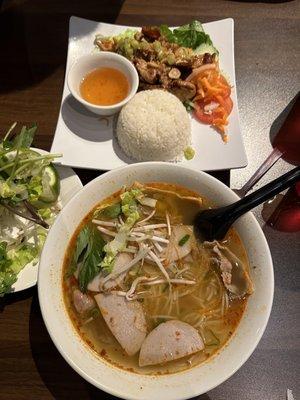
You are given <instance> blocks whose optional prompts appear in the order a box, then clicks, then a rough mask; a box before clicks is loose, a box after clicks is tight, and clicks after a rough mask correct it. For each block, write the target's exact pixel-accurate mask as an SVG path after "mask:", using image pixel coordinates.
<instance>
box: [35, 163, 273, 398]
mask: <svg viewBox="0 0 300 400" xmlns="http://www.w3.org/2000/svg"><path fill="white" fill-rule="evenodd" d="M141 165H143V166H149V167H150V166H154V165H155V166H156V167H157V168H158V169H159V167H160V166H166V165H167V166H171V167H175V168H180V169H183V170H185V171H186V173H189V172H191V171H192V172H196V173H198V174H199V175H200V176H205V177H206V178H208V180H209V181H211V182H213V183H217V185H220V187H222V188H223V189H224V190H225V191H227V192H228V191H229V192H231V195H232V196H234V197H235V198H236V200H239V199H240V198H239V196H238V195H237V194H236V193H234V192H233V190H232V189H231V188H229V187H228V186H226V185H225V184H224V183H223V182H221V181H219V180H218V179H217V178H215V177H213V176H211V175H209V174H208V173H206V172H204V171H195V170H191V169H190V168H188V167H186V166H182V165H178V164H173V163H170V162H157V161H149V162H142V163H138V164H130V165H126V166H122V167H119V168H116V169H113V170H110V171H108V172H105V173H104V174H102V175H100V176H98V177H96V178H95V179H93V180H92V181H90V182H89V183H88V184H87V185H85V186H84V187H83V188H82V189H81V190H80V191H79V192H78V193H76V195H75V196H74V197H73V198H72V199H71V200H70V201H69V202H68V204H67V205H66V207H70V206H71V205H72V203H73V202H75V201H76V199H77V197H79V196H80V195H81V192H84V191H85V189H86V188H87V187H89V186H92V185H94V183H95V181H101V180H102V179H105V178H107V177H109V176H110V175H114V174H115V173H116V172H118V171H122V170H125V169H131V168H133V167H134V166H135V167H138V166H141ZM66 207H65V208H66ZM61 216H62V213H60V214H59V216H58V218H57V219H56V220H55V222H54V224H53V226H54V225H55V224H58V223H59V222H60V219H61V218H62V217H61ZM247 216H248V218H250V219H251V220H252V222H253V223H254V226H255V229H256V230H257V231H259V233H260V234H261V238H262V240H263V246H264V248H265V250H266V253H265V256H266V264H268V266H269V273H270V275H269V279H270V281H269V282H268V285H269V290H270V293H271V296H270V297H269V298H268V299H267V301H266V313H265V316H264V321H263V323H262V324H261V326H260V328H261V329H260V331H259V333H258V334H257V335H256V340H255V341H254V343H253V344H252V346H250V347H249V348H248V350H247V351H245V352H244V353H243V354H242V357H241V359H240V361H239V362H238V363H237V365H236V366H235V368H233V369H232V370H231V371H230V373H228V374H226V378H225V379H223V378H222V377H221V378H219V379H216V381H215V383H214V385H211V386H209V388H207V390H205V392H203V391H201V393H200V392H199V393H198V394H197V393H195V392H193V391H192V390H191V391H190V393H189V394H188V395H177V394H175V395H168V396H166V397H165V398H166V399H167V400H187V399H191V398H192V397H194V396H198V395H200V394H203V393H206V392H208V391H210V390H212V389H214V388H215V387H217V386H219V385H220V384H222V383H223V382H225V381H226V380H228V379H229V378H230V377H231V376H232V375H234V374H235V373H236V372H237V371H238V370H239V369H240V368H241V367H242V366H243V364H244V363H245V362H246V361H247V360H248V358H249V357H250V356H251V354H252V353H253V352H254V350H255V349H256V347H257V345H258V343H259V341H260V340H261V338H262V336H263V334H264V332H265V329H266V326H267V323H268V320H269V317H270V313H271V310H272V304H273V297H274V270H273V262H272V257H271V252H270V249H269V246H268V243H267V240H266V238H265V235H264V233H263V231H262V229H261V227H260V225H259V223H258V221H257V220H256V218H255V217H254V215H253V213H252V212H248V213H247ZM59 217H60V218H59ZM53 226H52V227H53ZM52 227H51V229H52ZM48 236H49V234H48ZM45 247H46V246H44V248H45ZM44 257H45V252H44V251H43V252H42V254H41V258H40V263H41V264H42V261H43V258H44ZM41 270H42V269H39V275H38V297H39V303H40V308H41V313H42V317H43V320H44V323H45V325H46V328H47V330H48V333H49V335H50V337H51V339H52V341H53V343H54V344H55V346H56V348H57V349H58V350H59V352H60V354H61V355H62V356H63V357H64V359H65V360H66V361H67V363H68V364H69V365H70V366H71V367H72V368H73V369H74V370H75V371H76V372H77V373H78V374H79V375H80V376H81V377H83V378H84V379H85V380H86V381H88V382H89V383H91V384H92V385H94V386H95V387H97V388H99V389H101V390H103V391H105V392H106V393H109V394H111V395H113V396H116V397H118V398H122V399H127V400H140V399H141V398H143V397H140V396H135V395H131V394H130V395H128V394H127V393H126V388H124V389H123V391H118V390H115V389H114V387H113V385H111V384H108V385H107V384H106V382H99V381H97V380H95V379H93V378H92V377H90V376H89V375H88V374H87V373H85V371H83V370H82V369H81V368H80V367H79V366H78V365H77V364H76V363H75V362H74V361H73V360H72V357H71V356H70V355H69V354H68V353H67V352H66V351H65V350H64V349H63V347H62V346H61V344H60V342H59V338H56V337H55V335H54V334H53V332H52V331H51V326H50V325H49V324H48V321H47V315H46V314H45V309H44V304H43V303H42V302H41V300H40V299H41V297H42V293H41V289H40V283H39V282H40V275H41V273H42V271H41ZM238 330H239V326H238V328H237V330H236V331H238ZM233 337H234V335H233ZM225 347H226V345H225ZM223 349H224V347H223V348H222V349H221V351H220V352H222V350H223ZM217 354H219V353H217ZM216 357H217V355H216ZM212 358H214V357H212ZM208 362H209V361H208ZM200 365H201V364H200ZM200 365H198V366H195V367H193V368H191V369H189V370H185V371H182V372H179V373H175V374H170V375H162V376H161V377H168V376H174V375H175V376H176V375H179V374H182V373H184V372H186V371H190V370H195V369H197V368H198V367H199V366H200ZM107 368H110V365H109V364H107ZM111 368H116V367H114V366H113V365H112V366H111ZM135 375H137V376H143V375H139V374H135ZM155 377H156V376H155Z"/></svg>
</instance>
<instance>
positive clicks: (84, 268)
mask: <svg viewBox="0 0 300 400" xmlns="http://www.w3.org/2000/svg"><path fill="white" fill-rule="evenodd" d="M104 245H105V242H104V240H103V238H102V236H101V235H100V234H99V232H98V231H97V230H96V229H95V228H94V227H90V226H89V225H87V226H85V227H84V228H83V229H82V230H81V232H80V233H79V235H78V237H77V241H76V248H75V252H74V256H73V262H72V267H73V268H74V265H76V266H77V265H78V263H80V264H81V265H80V269H79V275H78V281H79V282H78V283H79V288H80V290H81V291H82V292H83V293H84V292H86V289H87V286H88V284H89V283H90V282H91V281H92V280H93V279H94V278H95V276H96V275H97V274H98V273H99V272H100V270H101V267H100V263H101V261H102V259H103V256H104V252H103V247H104ZM72 267H71V268H72Z"/></svg>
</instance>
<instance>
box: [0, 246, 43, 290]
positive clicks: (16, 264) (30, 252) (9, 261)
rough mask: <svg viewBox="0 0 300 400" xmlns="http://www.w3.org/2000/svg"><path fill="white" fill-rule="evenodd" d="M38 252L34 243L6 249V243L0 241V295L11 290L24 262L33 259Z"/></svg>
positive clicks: (26, 262)
mask: <svg viewBox="0 0 300 400" xmlns="http://www.w3.org/2000/svg"><path fill="white" fill-rule="evenodd" d="M38 253H39V249H38V247H36V246H34V245H24V246H22V247H21V248H20V249H18V250H7V244H6V243H5V242H1V243H0V297H2V296H4V294H6V293H9V292H11V287H12V285H13V284H14V283H15V282H16V280H17V275H18V273H19V272H20V271H21V270H22V269H23V268H24V266H25V265H26V264H28V263H30V262H32V261H34V260H35V259H36V257H37V255H38Z"/></svg>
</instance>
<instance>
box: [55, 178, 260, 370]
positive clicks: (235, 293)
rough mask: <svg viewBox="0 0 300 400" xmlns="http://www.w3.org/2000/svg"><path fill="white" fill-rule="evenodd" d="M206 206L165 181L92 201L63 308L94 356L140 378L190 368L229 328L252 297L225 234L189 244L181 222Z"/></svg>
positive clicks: (239, 255)
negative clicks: (93, 206)
mask: <svg viewBox="0 0 300 400" xmlns="http://www.w3.org/2000/svg"><path fill="white" fill-rule="evenodd" d="M209 206H211V203H210V202H209V201H208V200H207V199H205V198H203V197H201V196H199V195H198V194H197V193H194V192H191V191H190V190H188V189H186V188H184V187H180V186H175V185H173V184H166V183H148V184H144V185H142V184H139V183H135V184H134V185H133V186H132V187H130V188H126V189H124V188H123V189H122V190H120V191H119V192H117V193H114V194H113V195H112V196H111V197H109V198H107V199H105V200H104V201H102V202H101V203H100V204H99V205H98V206H97V207H96V208H95V209H94V210H92V211H91V212H90V214H89V215H87V216H86V217H85V218H84V220H83V221H82V222H81V224H80V225H79V227H78V229H77V231H76V232H75V234H74V236H73V238H72V240H71V242H70V245H69V248H68V251H67V254H66V257H65V263H64V274H63V289H64V295H65V304H66V307H67V310H68V313H69V315H70V318H71V320H72V321H73V323H74V326H75V328H76V329H77V331H78V333H79V334H80V336H81V337H82V339H83V340H84V341H85V342H86V344H87V345H88V346H90V347H91V348H92V349H93V350H94V351H95V352H96V353H97V354H98V355H99V356H101V357H102V358H104V359H105V360H107V361H108V362H110V363H112V364H114V365H116V366H118V367H120V368H123V369H127V370H130V371H132V372H137V373H141V374H165V373H174V372H178V371H182V370H185V369H187V368H191V367H193V366H195V365H198V364H199V363H201V362H203V361H205V360H207V359H208V358H209V357H211V356H212V355H213V354H215V353H216V352H218V351H219V350H220V349H221V348H222V347H223V346H224V344H225V343H226V342H227V341H228V339H229V338H230V336H231V335H232V334H233V332H234V331H235V330H236V328H237V326H238V324H239V321H240V319H241V317H242V315H243V312H244V310H245V306H246V303H247V298H248V296H249V295H250V294H251V293H252V292H253V286H252V282H251V279H250V277H249V266H248V261H247V256H246V253H245V250H244V247H243V244H242V242H241V240H240V238H239V236H238V234H237V232H236V231H235V230H234V229H231V230H230V231H229V233H228V235H227V237H226V238H225V239H224V240H223V241H222V242H216V241H215V242H204V243H199V242H198V241H197V240H196V238H195V237H194V234H193V227H192V225H191V221H192V218H193V216H194V215H195V214H196V213H197V212H198V211H199V210H201V209H206V208H208V207H209Z"/></svg>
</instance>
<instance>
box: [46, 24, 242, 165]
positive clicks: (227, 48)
mask: <svg viewBox="0 0 300 400" xmlns="http://www.w3.org/2000/svg"><path fill="white" fill-rule="evenodd" d="M203 27H204V29H205V31H206V32H207V33H208V34H209V35H210V37H211V39H212V41H213V43H214V45H215V46H216V47H217V49H218V50H219V52H220V67H221V69H222V71H224V74H225V76H226V77H227V78H228V79H229V81H230V82H231V84H232V86H233V89H232V100H233V104H234V106H233V110H232V113H231V115H230V117H229V125H228V134H229V142H228V143H227V144H224V143H223V141H222V139H221V136H220V135H219V134H218V133H217V132H216V131H215V130H214V129H212V128H211V127H210V126H208V125H203V124H201V123H199V122H197V121H196V120H194V119H192V142H193V143H192V144H193V148H194V149H195V151H196V155H195V157H194V158H193V160H190V161H186V160H184V161H182V162H181V163H182V164H184V165H185V166H187V167H190V168H193V169H197V170H204V171H212V170H220V169H229V168H241V167H245V166H246V165H247V157H246V153H245V149H244V144H243V139H242V135H241V130H240V123H239V115H238V105H237V96H236V82H235V70H234V44H233V19H231V18H227V19H223V20H221V21H216V22H209V23H207V24H203ZM126 28H127V27H126V26H120V25H111V24H105V23H102V22H100V23H99V22H94V21H90V20H86V19H82V18H77V17H71V18H70V29H69V47H68V58H67V66H66V76H67V73H68V71H69V69H70V67H71V65H72V64H73V63H74V61H75V60H76V59H77V58H78V57H80V56H82V55H83V54H86V53H91V52H93V51H94V48H95V46H94V44H93V43H94V39H95V35H96V34H97V33H101V34H103V35H116V34H118V33H120V32H121V31H123V30H124V29H126ZM66 76H65V83H64V90H63V95H62V103H61V108H60V113H59V118H58V122H57V126H56V131H55V136H54V141H53V144H52V148H51V152H55V153H63V158H62V159H61V160H60V161H61V163H62V164H63V165H69V166H72V167H79V168H90V169H101V170H110V169H113V168H117V167H120V166H122V165H125V164H130V163H133V162H134V161H133V160H130V159H129V158H128V157H126V156H125V154H124V153H123V152H122V150H121V149H120V147H119V145H118V143H117V141H116V138H115V136H114V133H113V126H114V122H115V121H114V118H116V117H111V118H109V119H108V120H104V119H101V118H100V117H99V116H98V115H96V114H93V113H91V112H89V111H88V110H86V109H85V108H84V107H83V106H82V105H81V104H80V103H78V102H77V101H76V100H75V99H74V98H73V97H72V96H71V94H70V91H69V89H68V86H67V80H66Z"/></svg>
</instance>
